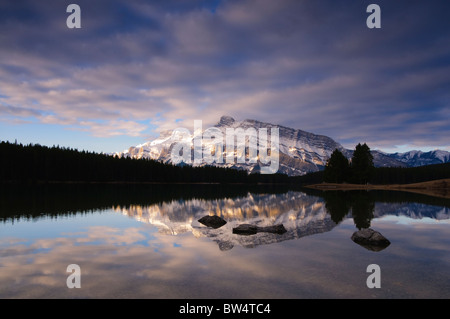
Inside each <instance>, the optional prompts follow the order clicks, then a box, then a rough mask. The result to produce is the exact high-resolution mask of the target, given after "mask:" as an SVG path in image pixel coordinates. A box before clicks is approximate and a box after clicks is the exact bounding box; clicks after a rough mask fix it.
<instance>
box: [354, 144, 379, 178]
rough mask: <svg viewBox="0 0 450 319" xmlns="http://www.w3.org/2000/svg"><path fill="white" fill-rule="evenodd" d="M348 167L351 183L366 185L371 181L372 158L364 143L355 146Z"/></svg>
mask: <svg viewBox="0 0 450 319" xmlns="http://www.w3.org/2000/svg"><path fill="white" fill-rule="evenodd" d="M350 167H351V175H352V182H354V183H357V184H366V183H368V182H369V181H371V179H372V177H373V173H374V165H373V156H372V154H371V153H370V148H369V146H367V144H366V143H364V144H363V145H361V143H359V144H358V145H356V148H355V151H354V152H353V157H352V162H351V166H350Z"/></svg>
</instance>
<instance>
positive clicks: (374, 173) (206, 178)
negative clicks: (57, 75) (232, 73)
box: [0, 142, 450, 187]
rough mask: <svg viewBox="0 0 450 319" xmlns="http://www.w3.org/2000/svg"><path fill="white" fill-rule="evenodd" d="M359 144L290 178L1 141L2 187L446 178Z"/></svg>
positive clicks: (432, 168)
mask: <svg viewBox="0 0 450 319" xmlns="http://www.w3.org/2000/svg"><path fill="white" fill-rule="evenodd" d="M359 146H360V147H357V149H355V152H354V155H353V158H352V160H351V161H348V160H347V158H345V156H343V155H342V153H340V152H339V151H338V150H336V151H335V152H333V154H332V155H331V157H330V159H329V160H328V163H327V165H326V167H325V170H323V171H319V172H314V173H310V174H306V175H303V176H294V177H288V176H287V175H285V174H267V175H263V174H248V172H247V171H246V170H238V169H233V168H224V167H215V166H202V167H192V166H189V165H185V166H175V165H171V164H164V163H161V162H158V161H155V160H151V159H131V158H124V157H122V158H118V157H113V156H110V155H106V154H99V153H95V152H88V151H78V150H76V149H71V148H65V147H59V146H53V147H47V146H41V145H39V144H35V145H33V144H28V145H22V144H17V143H10V142H1V143H0V183H5V182H6V183H11V182H14V183H37V182H74V183H77V182H91V183H220V184H237V183H239V184H279V185H280V184H286V185H289V187H297V186H304V185H309V184H316V183H322V182H324V181H325V182H335V183H360V184H362V183H371V184H406V183H418V182H424V181H429V180H435V179H443V178H450V163H447V164H438V165H428V166H421V167H414V168H401V167H389V168H387V167H383V168H376V167H373V160H372V158H371V155H370V149H369V148H368V147H367V145H365V144H364V145H360V144H359ZM339 153H340V154H339ZM277 187H279V186H277Z"/></svg>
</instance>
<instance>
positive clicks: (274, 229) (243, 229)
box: [233, 224, 286, 235]
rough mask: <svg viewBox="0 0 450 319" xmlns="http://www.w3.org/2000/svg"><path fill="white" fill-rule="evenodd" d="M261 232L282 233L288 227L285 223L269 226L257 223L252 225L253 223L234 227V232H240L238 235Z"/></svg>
mask: <svg viewBox="0 0 450 319" xmlns="http://www.w3.org/2000/svg"><path fill="white" fill-rule="evenodd" d="M259 232H265V233H273V234H280V235H281V234H284V233H285V232H286V228H284V226H283V224H279V225H273V226H267V227H258V226H256V225H251V224H241V225H239V226H238V227H235V228H233V234H238V235H254V234H256V233H259Z"/></svg>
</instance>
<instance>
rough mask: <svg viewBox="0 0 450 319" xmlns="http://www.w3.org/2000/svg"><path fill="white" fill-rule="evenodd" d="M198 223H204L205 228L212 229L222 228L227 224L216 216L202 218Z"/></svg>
mask: <svg viewBox="0 0 450 319" xmlns="http://www.w3.org/2000/svg"><path fill="white" fill-rule="evenodd" d="M198 222H199V223H202V224H203V225H205V226H208V227H212V228H220V227H222V226H223V225H225V224H226V223H227V222H226V221H225V220H224V219H223V218H221V217H219V216H216V215H214V216H209V215H208V216H203V217H202V218H200V219H199V220H198Z"/></svg>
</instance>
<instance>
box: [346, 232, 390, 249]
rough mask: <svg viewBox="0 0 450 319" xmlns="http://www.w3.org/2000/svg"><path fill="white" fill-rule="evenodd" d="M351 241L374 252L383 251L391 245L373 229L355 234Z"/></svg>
mask: <svg viewBox="0 0 450 319" xmlns="http://www.w3.org/2000/svg"><path fill="white" fill-rule="evenodd" d="M351 239H352V240H353V241H354V242H355V243H357V244H359V245H361V246H363V247H364V248H367V249H369V250H372V251H380V250H383V249H384V248H386V247H387V246H389V245H390V244H391V242H390V241H389V240H388V239H387V238H386V237H384V236H383V235H381V233H379V232H377V231H375V230H373V229H372V228H364V229H361V230H359V231H356V232H354V233H353V235H352V237H351Z"/></svg>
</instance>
